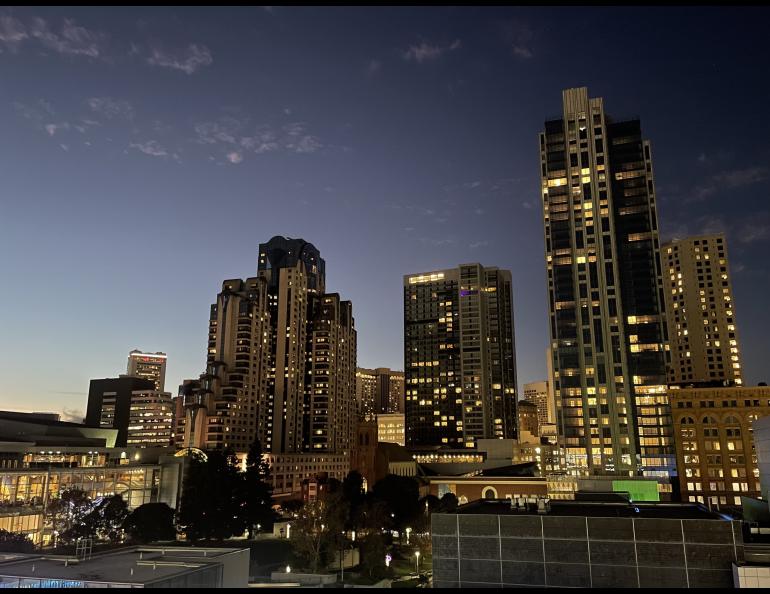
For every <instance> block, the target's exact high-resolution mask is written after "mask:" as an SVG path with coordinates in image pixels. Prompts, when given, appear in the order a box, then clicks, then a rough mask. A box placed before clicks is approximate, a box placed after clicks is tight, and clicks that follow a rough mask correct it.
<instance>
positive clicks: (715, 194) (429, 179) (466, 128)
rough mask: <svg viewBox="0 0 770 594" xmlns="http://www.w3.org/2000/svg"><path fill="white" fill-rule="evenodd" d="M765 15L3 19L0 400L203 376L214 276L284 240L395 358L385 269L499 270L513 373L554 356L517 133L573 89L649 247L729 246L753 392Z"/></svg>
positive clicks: (766, 81)
mask: <svg viewBox="0 0 770 594" xmlns="http://www.w3.org/2000/svg"><path fill="white" fill-rule="evenodd" d="M768 17H770V12H768V11H767V10H765V9H761V8H741V9H727V8H698V9H695V8H693V9H676V10H674V9H665V8H628V9H620V8H593V9H587V8H579V9H565V8H543V9H536V8H503V7H501V8H438V7H436V8H415V9H406V8H384V7H382V8H366V9H347V8H344V9H343V8H333V9H328V8H327V9H322V8H290V7H267V8H260V7H240V8H230V9H211V8H209V9H206V8H194V9H189V8H181V7H177V8H165V9H150V8H109V9H106V8H66V7H60V8H50V9H48V8H16V9H10V8H3V9H0V134H1V137H0V151H1V152H0V182H1V183H2V186H1V189H0V254H1V257H0V263H1V264H0V278H2V281H1V282H0V287H2V289H1V290H0V377H2V381H0V405H2V406H3V407H5V408H12V409H27V410H53V411H64V412H65V414H67V415H69V416H72V417H75V418H76V417H78V416H79V415H80V414H82V411H84V410H85V405H86V395H87V392H88V381H89V379H90V378H96V377H114V376H117V375H118V374H119V373H125V366H126V358H127V356H128V351H129V350H131V349H133V348H140V349H147V350H151V351H159V350H160V351H164V352H166V353H168V355H169V364H168V374H167V382H166V389H167V390H169V391H171V392H173V393H176V390H177V386H178V384H179V383H180V381H181V380H182V379H183V378H187V377H197V376H198V374H199V373H201V372H202V371H203V366H204V363H205V358H206V336H207V328H208V314H209V306H210V304H211V303H212V302H213V301H214V300H215V298H216V294H217V292H218V291H219V290H220V288H221V283H222V281H223V280H225V279H229V278H246V277H248V276H254V275H255V272H256V266H257V250H258V245H259V243H260V242H265V241H267V240H269V239H270V238H271V237H272V236H274V235H287V236H290V237H302V238H304V239H305V240H307V241H310V242H311V243H313V244H315V246H316V247H317V248H318V249H319V250H320V251H321V255H322V257H323V258H324V259H325V260H326V270H327V288H328V290H329V291H331V292H339V293H340V294H341V295H342V296H343V298H346V299H350V300H352V302H353V311H354V316H355V319H356V326H357V329H358V344H359V346H358V362H359V365H360V366H365V367H377V366H389V367H392V368H397V369H401V368H403V351H402V348H403V347H402V340H403V305H402V276H403V275H404V274H409V273H414V272H425V271H430V270H433V269H439V268H447V267H453V266H456V265H458V264H460V263H467V262H480V263H482V264H483V265H485V266H498V267H501V268H507V269H510V270H511V271H512V273H513V282H514V300H515V302H514V316H515V323H516V343H517V344H516V347H517V365H518V377H519V386H520V387H521V385H522V384H523V383H525V382H528V381H534V380H538V379H542V378H544V376H545V348H546V346H547V343H548V335H547V313H546V312H547V307H546V280H545V264H544V255H543V224H542V218H541V217H542V209H541V204H540V197H539V156H538V137H537V134H538V132H539V131H540V130H541V128H542V126H543V121H544V120H545V119H546V118H549V117H553V116H559V115H560V114H561V91H562V89H565V88H569V87H577V86H587V87H588V89H589V93H590V96H592V97H597V96H601V97H604V100H605V108H606V109H607V112H608V113H609V114H611V115H614V116H615V117H616V118H618V119H621V118H627V117H635V116H638V117H641V118H642V127H643V130H644V133H645V136H646V137H647V138H649V139H650V140H651V142H652V149H653V164H654V171H655V175H656V186H657V192H658V197H659V217H660V218H659V221H660V226H661V231H662V236H663V238H664V239H667V238H670V237H672V236H674V235H685V234H688V233H691V234H692V233H699V232H710V231H718V230H723V231H725V232H726V233H727V240H728V249H729V252H730V257H731V266H732V275H733V283H734V292H735V302H736V319H737V324H738V332H739V339H740V340H741V345H742V351H743V363H744V370H745V378H746V380H747V383H748V384H750V385H751V384H754V383H756V382H758V381H762V380H770V374H768V373H767V371H766V366H767V362H768V361H767V354H768V347H767V335H768V329H769V326H770V313H769V310H770V308H768V306H767V300H768V297H767V296H768V295H770V276H769V272H770V265H769V264H768V262H767V255H768V250H769V248H770V203H768V198H769V197H770V196H769V193H770V142H769V141H770V119H768V117H767V110H768V104H769V99H770V78H769V77H768V64H770V45H768V43H767V23H768V21H769V20H770V19H769V18H768Z"/></svg>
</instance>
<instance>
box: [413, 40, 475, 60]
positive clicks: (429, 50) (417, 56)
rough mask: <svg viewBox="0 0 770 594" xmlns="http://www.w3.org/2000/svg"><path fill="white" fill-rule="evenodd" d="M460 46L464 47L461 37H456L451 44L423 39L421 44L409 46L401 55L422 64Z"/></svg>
mask: <svg viewBox="0 0 770 594" xmlns="http://www.w3.org/2000/svg"><path fill="white" fill-rule="evenodd" d="M460 47H462V43H461V42H460V40H459V39H455V40H454V41H453V42H452V43H451V44H449V45H446V46H441V45H432V44H430V43H427V42H425V41H423V42H422V43H421V44H419V45H411V46H409V49H407V50H406V51H404V52H402V54H401V55H402V57H403V58H404V60H407V61H413V62H417V63H418V64H422V63H424V62H432V61H433V60H437V59H438V58H440V57H441V56H442V55H444V54H445V53H447V52H451V51H454V50H456V49H460Z"/></svg>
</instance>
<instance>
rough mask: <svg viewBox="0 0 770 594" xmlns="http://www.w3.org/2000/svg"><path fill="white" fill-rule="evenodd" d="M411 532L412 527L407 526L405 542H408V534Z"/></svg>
mask: <svg viewBox="0 0 770 594" xmlns="http://www.w3.org/2000/svg"><path fill="white" fill-rule="evenodd" d="M411 532H412V529H411V528H409V527H407V529H406V544H409V534H410V533H411Z"/></svg>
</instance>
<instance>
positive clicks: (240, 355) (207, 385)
mask: <svg viewBox="0 0 770 594" xmlns="http://www.w3.org/2000/svg"><path fill="white" fill-rule="evenodd" d="M257 268H258V270H257V276H256V277H253V278H248V279H246V280H245V281H243V280H240V279H233V280H227V281H225V282H224V283H223V285H222V291H221V292H220V293H219V295H218V296H217V302H216V303H215V304H214V305H212V307H211V313H210V322H209V343H208V357H207V367H206V372H205V373H204V374H202V375H201V376H200V378H199V379H198V380H187V381H186V382H185V383H184V384H183V385H182V386H181V387H180V397H179V398H181V402H179V401H178V403H177V408H178V410H181V411H182V412H183V413H184V414H182V415H179V418H178V420H177V427H176V435H177V441H178V446H179V447H188V446H189V447H198V448H201V449H207V448H216V447H231V448H233V449H234V450H235V451H236V452H241V453H244V452H246V451H248V448H249V446H250V445H251V443H252V442H253V441H254V440H255V439H257V438H258V439H259V440H260V442H261V444H262V448H263V451H264V452H265V453H266V454H274V455H275V456H276V459H277V460H279V461H280V464H282V465H284V464H285V465H286V467H287V468H288V467H290V466H291V463H290V458H291V455H297V456H300V457H302V459H303V460H304V458H305V456H304V454H305V453H307V452H313V453H314V454H316V458H315V460H317V462H316V463H315V464H316V465H321V466H323V464H325V462H324V461H323V460H324V459H323V457H322V456H321V455H322V454H324V455H326V454H328V455H329V457H328V459H327V460H328V461H329V463H332V461H333V463H334V464H336V463H337V457H339V456H344V457H347V459H348V461H349V459H350V448H351V446H352V445H353V439H354V433H355V422H356V409H355V406H356V405H355V377H356V376H355V372H356V330H355V325H354V320H353V314H352V305H351V303H350V302H349V301H344V300H342V299H340V296H339V295H338V294H336V293H326V292H325V289H326V286H325V262H324V260H323V259H322V258H321V255H320V253H319V252H318V250H317V249H316V248H315V247H314V246H313V245H312V244H310V243H307V242H305V241H304V240H302V239H289V238H285V237H274V238H273V239H271V240H270V241H269V242H268V243H265V244H261V245H260V247H259V259H258V265H257ZM298 460H299V458H298ZM348 466H349V462H348ZM282 474H283V473H282ZM309 474H310V471H309V470H308V473H307V474H305V475H301V474H300V475H299V477H300V479H301V478H303V477H304V476H309ZM282 478H283V477H282ZM284 483H286V484H291V485H295V483H296V487H297V489H298V488H299V482H298V481H295V480H294V479H293V478H292V479H291V480H287V481H283V480H281V481H280V484H281V488H283V485H284Z"/></svg>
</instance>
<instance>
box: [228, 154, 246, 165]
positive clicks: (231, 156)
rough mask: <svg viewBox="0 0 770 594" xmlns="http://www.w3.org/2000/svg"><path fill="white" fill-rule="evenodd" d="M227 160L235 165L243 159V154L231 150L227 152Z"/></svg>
mask: <svg viewBox="0 0 770 594" xmlns="http://www.w3.org/2000/svg"><path fill="white" fill-rule="evenodd" d="M227 160H228V161H230V163H232V164H234V165H237V164H238V163H240V162H242V161H243V155H242V154H241V153H239V152H236V151H233V152H231V153H227Z"/></svg>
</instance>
